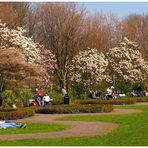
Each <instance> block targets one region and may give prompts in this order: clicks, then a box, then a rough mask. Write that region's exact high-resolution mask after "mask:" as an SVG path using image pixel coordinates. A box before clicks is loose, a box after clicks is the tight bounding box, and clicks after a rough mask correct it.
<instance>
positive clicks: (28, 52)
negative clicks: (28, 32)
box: [0, 21, 40, 63]
mask: <svg viewBox="0 0 148 148" xmlns="http://www.w3.org/2000/svg"><path fill="white" fill-rule="evenodd" d="M24 33H25V30H23V29H22V28H21V27H17V29H9V28H8V27H7V26H6V24H4V23H2V22H1V21H0V47H1V48H6V47H16V48H19V49H21V50H22V54H23V55H24V58H25V60H26V61H27V62H29V63H36V62H39V61H40V56H39V55H40V49H39V48H38V45H37V44H36V43H34V42H33V40H32V39H31V38H29V37H25V36H24V35H23V34H24Z"/></svg>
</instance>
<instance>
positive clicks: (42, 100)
mask: <svg viewBox="0 0 148 148" xmlns="http://www.w3.org/2000/svg"><path fill="white" fill-rule="evenodd" d="M34 95H35V96H36V99H35V100H36V101H37V103H38V105H39V106H45V105H47V104H49V103H51V102H52V101H53V99H51V98H50V97H49V96H48V95H47V94H45V95H44V89H43V88H42V87H41V88H40V89H39V88H36V89H35V94H34ZM34 103H35V102H34Z"/></svg>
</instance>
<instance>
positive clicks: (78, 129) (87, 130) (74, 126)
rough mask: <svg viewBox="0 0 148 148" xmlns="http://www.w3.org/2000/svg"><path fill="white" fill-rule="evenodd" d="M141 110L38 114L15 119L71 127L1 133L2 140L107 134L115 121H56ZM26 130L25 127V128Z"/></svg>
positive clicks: (114, 125)
mask: <svg viewBox="0 0 148 148" xmlns="http://www.w3.org/2000/svg"><path fill="white" fill-rule="evenodd" d="M140 112H141V110H134V109H114V111H113V112H110V113H83V114H36V115H35V116H33V117H29V118H25V119H19V120H15V121H16V122H32V123H49V124H64V125H70V126H71V128H69V129H66V130H63V131H59V132H48V133H35V134H12V135H10V134H8V135H0V140H17V139H37V138H60V137H80V136H94V135H104V134H107V133H109V132H111V131H113V130H114V129H116V128H117V127H118V124H115V123H106V122H82V121H55V119H56V118H62V117H65V116H82V115H83V116H85V115H90V116H93V115H99V116H102V115H107V116H108V115H117V114H132V113H140ZM24 130H25V129H24Z"/></svg>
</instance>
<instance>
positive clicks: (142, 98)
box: [134, 96, 148, 102]
mask: <svg viewBox="0 0 148 148" xmlns="http://www.w3.org/2000/svg"><path fill="white" fill-rule="evenodd" d="M134 99H135V101H136V102H148V96H146V97H136V98H134Z"/></svg>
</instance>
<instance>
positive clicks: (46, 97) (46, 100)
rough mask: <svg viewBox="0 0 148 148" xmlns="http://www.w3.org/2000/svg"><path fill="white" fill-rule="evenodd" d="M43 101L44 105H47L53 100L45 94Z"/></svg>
mask: <svg viewBox="0 0 148 148" xmlns="http://www.w3.org/2000/svg"><path fill="white" fill-rule="evenodd" d="M43 100H44V102H45V104H48V103H49V102H52V101H53V99H51V98H50V97H49V96H48V95H47V94H46V95H45V96H44V97H43Z"/></svg>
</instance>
